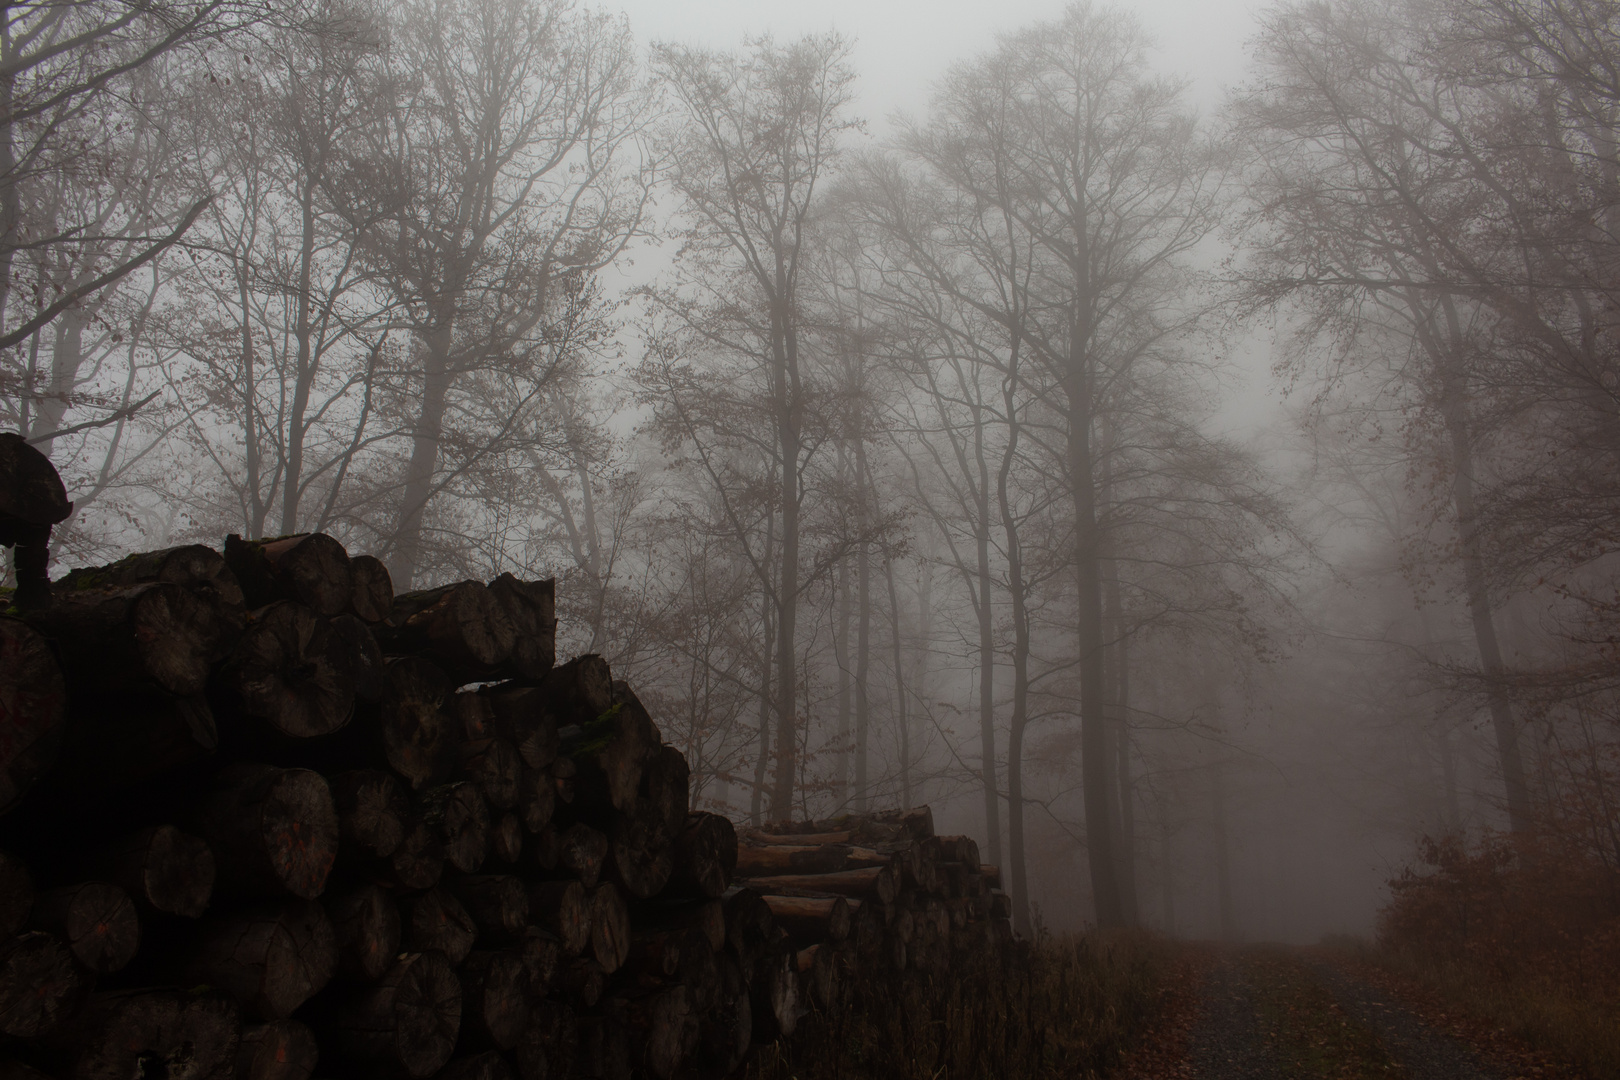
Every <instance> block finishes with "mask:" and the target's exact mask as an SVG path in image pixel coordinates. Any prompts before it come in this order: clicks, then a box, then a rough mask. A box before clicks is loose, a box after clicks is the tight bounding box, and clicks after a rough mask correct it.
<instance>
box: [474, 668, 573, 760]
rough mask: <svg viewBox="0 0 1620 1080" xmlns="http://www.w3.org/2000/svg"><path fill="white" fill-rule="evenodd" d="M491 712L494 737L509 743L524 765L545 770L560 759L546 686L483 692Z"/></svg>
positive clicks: (510, 685)
mask: <svg viewBox="0 0 1620 1080" xmlns="http://www.w3.org/2000/svg"><path fill="white" fill-rule="evenodd" d="M477 697H478V698H479V699H480V700H481V701H483V702H484V703H485V706H486V707H487V708H488V709H489V712H490V716H491V720H490V723H491V725H492V728H491V733H492V734H498V735H500V736H501V737H502V738H504V739H506V740H507V741H508V742H509V743H511V744H512V746H513V747H514V748H515V749H516V750H517V752H518V755H519V756H520V757H521V758H522V759H523V763H524V765H526V766H528V767H529V768H531V769H544V768H546V767H548V766H549V765H550V764H551V763H552V762H553V761H555V760H556V758H557V720H556V717H555V716H554V715H553V714H552V712H551V710H550V709H548V708H547V705H546V691H545V688H544V687H543V686H519V685H515V684H513V683H501V684H499V685H497V686H493V687H485V688H484V689H483V690H480V691H479V693H478V694H477Z"/></svg>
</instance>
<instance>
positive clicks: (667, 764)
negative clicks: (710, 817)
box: [645, 746, 692, 837]
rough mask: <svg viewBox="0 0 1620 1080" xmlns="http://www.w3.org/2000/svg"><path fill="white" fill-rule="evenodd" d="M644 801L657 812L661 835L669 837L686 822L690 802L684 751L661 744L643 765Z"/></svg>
mask: <svg viewBox="0 0 1620 1080" xmlns="http://www.w3.org/2000/svg"><path fill="white" fill-rule="evenodd" d="M645 779H646V785H647V801H649V802H650V803H651V804H652V809H653V811H654V812H655V813H656V814H657V815H658V818H659V824H660V825H661V826H662V832H663V835H664V836H666V837H673V836H675V835H676V834H677V833H679V832H680V831H681V829H682V828H683V827H684V826H685V825H686V815H687V811H688V810H689V809H690V808H691V803H692V770H691V768H690V767H689V766H688V765H687V763H686V755H685V754H683V753H681V752H680V751H679V750H677V749H675V748H674V747H673V746H661V747H659V748H658V750H657V751H656V752H655V753H654V754H653V755H652V757H651V759H650V760H649V761H648V763H647V767H646V778H645Z"/></svg>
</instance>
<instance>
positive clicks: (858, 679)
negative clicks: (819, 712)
mask: <svg viewBox="0 0 1620 1080" xmlns="http://www.w3.org/2000/svg"><path fill="white" fill-rule="evenodd" d="M855 478H856V485H857V488H856V490H857V492H858V496H857V497H858V499H859V502H858V503H857V505H858V506H859V508H860V519H859V524H860V535H861V542H860V544H859V546H858V547H857V548H856V551H855V557H856V559H857V560H858V561H857V562H856V564H855V588H856V593H857V595H856V599H855V606H856V608H857V609H858V610H857V611H856V613H855V620H856V623H855V810H856V812H857V813H862V814H864V813H866V807H867V800H868V799H869V798H870V796H871V792H870V791H869V790H868V788H867V784H868V782H869V779H868V774H867V743H868V742H869V740H870V737H871V731H872V703H871V697H870V693H869V689H870V687H869V684H868V679H869V676H870V675H871V671H872V559H871V554H870V552H869V551H868V550H867V543H866V531H867V529H868V527H869V526H870V523H871V515H870V514H869V513H868V510H869V508H870V507H871V493H870V491H868V489H867V470H866V441H865V439H864V438H862V437H861V436H860V435H856V437H855Z"/></svg>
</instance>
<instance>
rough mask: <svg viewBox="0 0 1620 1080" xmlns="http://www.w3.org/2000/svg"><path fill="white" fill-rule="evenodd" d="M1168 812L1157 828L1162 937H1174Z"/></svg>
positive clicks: (1174, 920) (1173, 892) (1174, 889)
mask: <svg viewBox="0 0 1620 1080" xmlns="http://www.w3.org/2000/svg"><path fill="white" fill-rule="evenodd" d="M1171 839H1172V838H1171V834H1170V812H1169V808H1168V807H1166V808H1165V816H1164V821H1163V822H1162V823H1160V826H1159V904H1160V906H1161V907H1163V908H1164V935H1165V937H1175V936H1176V882H1175V875H1174V873H1173V872H1172V871H1173V870H1174V868H1175V865H1176V864H1175V859H1174V853H1173V852H1172V850H1171V847H1170V844H1171Z"/></svg>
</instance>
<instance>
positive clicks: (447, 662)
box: [377, 581, 517, 682]
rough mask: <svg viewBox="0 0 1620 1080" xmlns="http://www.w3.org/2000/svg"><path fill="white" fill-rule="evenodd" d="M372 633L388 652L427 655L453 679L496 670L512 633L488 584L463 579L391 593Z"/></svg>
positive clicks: (487, 674) (485, 675)
mask: <svg viewBox="0 0 1620 1080" xmlns="http://www.w3.org/2000/svg"><path fill="white" fill-rule="evenodd" d="M377 637H378V640H380V641H381V643H382V646H383V651H384V652H387V653H389V654H390V655H394V656H411V655H422V656H431V657H433V658H434V661H435V662H436V663H438V664H439V665H440V666H441V667H443V668H444V669H445V670H446V671H447V672H448V673H449V674H450V675H451V676H452V677H453V678H455V679H457V680H458V681H460V682H471V681H473V680H476V679H480V678H488V677H490V676H492V675H494V674H496V673H497V672H498V670H499V668H500V665H501V664H503V663H504V662H505V661H506V660H507V658H508V657H510V656H511V655H512V646H513V643H514V642H515V640H516V637H517V631H516V628H515V627H513V625H512V621H511V619H509V618H508V617H507V615H506V611H505V609H504V608H502V607H501V605H500V603H499V602H498V601H497V600H496V599H495V597H494V596H492V595H491V594H490V591H489V590H488V589H487V588H485V587H484V586H483V585H482V584H480V583H479V582H476V581H462V582H458V583H456V584H454V585H445V586H443V587H441V588H437V589H428V590H425V591H423V592H411V593H403V594H401V595H399V596H396V597H394V609H393V613H392V615H391V616H390V617H389V619H388V621H387V622H386V623H383V624H381V625H380V626H379V628H378V631H377Z"/></svg>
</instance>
